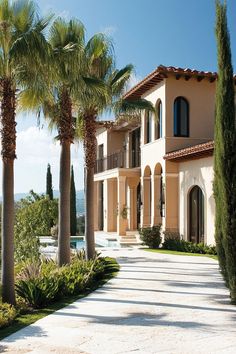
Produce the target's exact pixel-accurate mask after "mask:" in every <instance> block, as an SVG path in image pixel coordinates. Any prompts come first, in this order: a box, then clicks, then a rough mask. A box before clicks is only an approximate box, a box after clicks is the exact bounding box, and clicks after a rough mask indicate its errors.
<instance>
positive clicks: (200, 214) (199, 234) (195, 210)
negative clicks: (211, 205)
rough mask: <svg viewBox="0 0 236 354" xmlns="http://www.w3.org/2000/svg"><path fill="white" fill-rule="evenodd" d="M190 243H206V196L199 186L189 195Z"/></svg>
mask: <svg viewBox="0 0 236 354" xmlns="http://www.w3.org/2000/svg"><path fill="white" fill-rule="evenodd" d="M189 241H191V242H194V243H199V242H204V195H203V192H202V190H201V188H200V187H199V186H194V187H193V188H192V189H191V191H190V193H189Z"/></svg>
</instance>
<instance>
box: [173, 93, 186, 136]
mask: <svg viewBox="0 0 236 354" xmlns="http://www.w3.org/2000/svg"><path fill="white" fill-rule="evenodd" d="M174 136H180V137H181V136H182V137H188V136H189V104H188V101H187V100H186V99H185V98H184V97H177V98H176V99H175V102H174Z"/></svg>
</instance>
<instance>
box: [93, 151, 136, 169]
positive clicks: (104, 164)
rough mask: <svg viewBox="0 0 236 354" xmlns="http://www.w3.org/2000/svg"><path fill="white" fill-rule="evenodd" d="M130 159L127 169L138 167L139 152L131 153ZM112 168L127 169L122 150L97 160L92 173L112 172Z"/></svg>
mask: <svg viewBox="0 0 236 354" xmlns="http://www.w3.org/2000/svg"><path fill="white" fill-rule="evenodd" d="M130 157H131V160H130V164H129V165H130V166H129V168H134V167H139V166H140V151H132V152H131V156H130ZM113 168H128V165H127V151H126V150H124V149H123V150H120V151H118V152H116V153H114V154H111V155H108V156H105V157H103V158H101V159H98V160H97V161H96V164H95V171H94V173H100V172H104V171H107V170H112V169H113Z"/></svg>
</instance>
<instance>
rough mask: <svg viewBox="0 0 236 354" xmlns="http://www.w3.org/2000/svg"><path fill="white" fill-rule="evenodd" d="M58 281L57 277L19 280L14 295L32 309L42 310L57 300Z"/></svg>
mask: <svg viewBox="0 0 236 354" xmlns="http://www.w3.org/2000/svg"><path fill="white" fill-rule="evenodd" d="M59 288H60V279H59V278H58V277H38V278H32V279H27V280H23V279H22V280H19V281H18V282H17V283H16V293H17V295H18V296H20V297H22V298H23V299H24V300H25V301H26V303H27V304H28V305H29V306H31V307H33V308H42V307H44V306H46V305H48V304H49V303H51V302H53V301H54V300H55V299H57V298H58V293H59Z"/></svg>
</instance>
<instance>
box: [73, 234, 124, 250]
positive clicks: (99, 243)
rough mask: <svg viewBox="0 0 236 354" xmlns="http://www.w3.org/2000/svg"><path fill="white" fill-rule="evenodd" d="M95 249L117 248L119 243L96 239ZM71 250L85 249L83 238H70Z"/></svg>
mask: <svg viewBox="0 0 236 354" xmlns="http://www.w3.org/2000/svg"><path fill="white" fill-rule="evenodd" d="M95 241H96V245H95V246H96V247H119V243H118V242H117V241H116V240H115V239H114V240H113V239H111V240H107V239H100V238H99V239H97V238H96V240H95ZM70 245H71V248H74V249H77V250H81V249H82V248H84V247H85V241H84V238H83V236H72V237H71V241H70Z"/></svg>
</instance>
